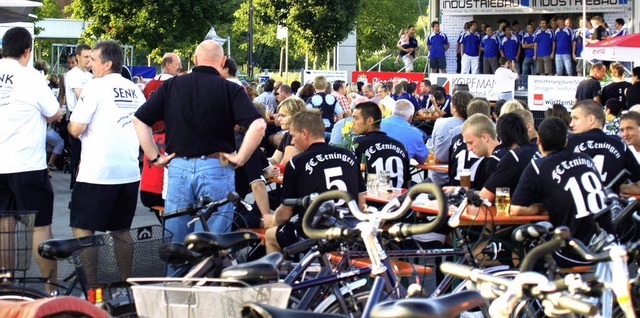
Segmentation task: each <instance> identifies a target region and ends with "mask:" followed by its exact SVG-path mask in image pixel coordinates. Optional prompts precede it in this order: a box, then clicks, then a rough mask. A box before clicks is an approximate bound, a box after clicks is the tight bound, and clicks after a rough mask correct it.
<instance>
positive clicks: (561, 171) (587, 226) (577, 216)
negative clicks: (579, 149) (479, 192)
mask: <svg viewBox="0 0 640 318" xmlns="http://www.w3.org/2000/svg"><path fill="white" fill-rule="evenodd" d="M602 188H603V187H602V182H601V181H600V176H599V173H598V170H597V169H596V164H595V163H594V162H593V160H591V158H590V157H589V156H587V155H585V154H582V153H574V152H573V151H572V150H571V149H568V148H566V149H565V150H563V151H560V152H555V153H551V154H549V155H547V156H545V157H542V158H540V159H535V160H532V161H531V163H530V164H529V165H528V166H527V167H526V168H525V169H524V172H522V175H521V177H520V181H519V182H518V186H517V187H516V191H515V193H514V194H513V197H512V198H511V205H518V206H530V205H533V204H539V203H541V204H543V205H544V207H545V209H546V210H547V212H549V221H550V222H551V224H553V225H554V226H560V225H565V226H568V227H569V229H570V230H571V235H572V236H573V237H575V238H578V239H580V240H582V241H583V242H586V243H588V242H589V239H590V238H591V235H592V234H593V233H594V231H595V227H594V223H593V221H592V216H591V214H592V213H595V212H598V211H600V210H602V209H603V208H604V206H605V204H604V200H605V197H604V193H603V192H602Z"/></svg>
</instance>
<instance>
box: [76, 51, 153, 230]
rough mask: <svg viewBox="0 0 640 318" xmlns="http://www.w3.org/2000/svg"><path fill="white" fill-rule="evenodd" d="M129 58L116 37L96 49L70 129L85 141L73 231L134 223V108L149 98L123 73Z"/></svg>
mask: <svg viewBox="0 0 640 318" xmlns="http://www.w3.org/2000/svg"><path fill="white" fill-rule="evenodd" d="M123 61H124V58H123V55H122V48H121V47H120V45H119V44H118V43H116V42H115V41H111V40H107V41H101V42H98V43H97V44H96V46H95V47H94V48H93V50H92V52H91V67H92V70H93V74H94V77H95V78H94V79H93V80H91V81H90V82H89V83H87V85H86V86H85V87H84V89H83V90H82V95H81V96H80V99H79V100H78V104H77V105H76V110H75V111H74V112H73V114H72V115H71V119H70V121H71V122H70V123H69V133H70V134H71V135H73V136H74V137H76V138H80V140H81V141H82V154H81V161H80V169H79V173H78V177H77V179H76V185H75V187H74V189H73V193H72V195H71V222H70V223H71V227H72V230H73V235H74V236H76V237H83V236H89V235H93V233H94V231H116V230H124V229H129V228H130V227H131V221H132V220H133V216H134V214H135V210H136V205H137V202H138V185H139V183H140V169H139V168H138V154H139V152H138V148H139V143H138V138H136V131H135V128H134V126H133V114H134V113H135V111H136V110H137V109H138V107H140V105H142V104H143V103H144V101H145V99H144V95H143V94H142V91H141V90H140V88H139V87H138V86H137V85H136V84H134V83H133V82H131V81H129V80H127V79H125V78H123V77H122V76H121V75H120V72H121V69H122V64H123Z"/></svg>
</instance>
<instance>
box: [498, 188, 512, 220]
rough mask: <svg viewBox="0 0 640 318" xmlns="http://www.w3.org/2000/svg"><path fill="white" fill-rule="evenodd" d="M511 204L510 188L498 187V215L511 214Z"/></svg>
mask: <svg viewBox="0 0 640 318" xmlns="http://www.w3.org/2000/svg"><path fill="white" fill-rule="evenodd" d="M510 206H511V194H510V189H509V188H507V187H500V188H496V210H497V213H498V215H509V207H510Z"/></svg>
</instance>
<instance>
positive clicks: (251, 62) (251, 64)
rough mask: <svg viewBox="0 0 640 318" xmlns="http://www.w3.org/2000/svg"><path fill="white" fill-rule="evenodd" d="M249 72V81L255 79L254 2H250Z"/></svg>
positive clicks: (250, 0) (251, 0)
mask: <svg viewBox="0 0 640 318" xmlns="http://www.w3.org/2000/svg"><path fill="white" fill-rule="evenodd" d="M247 50H248V52H247V53H248V54H249V57H248V67H247V68H248V70H247V74H248V76H249V80H251V79H253V0H249V48H248V49H247Z"/></svg>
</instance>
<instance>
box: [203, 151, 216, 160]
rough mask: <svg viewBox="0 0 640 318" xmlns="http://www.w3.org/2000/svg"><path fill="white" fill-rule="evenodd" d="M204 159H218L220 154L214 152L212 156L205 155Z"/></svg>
mask: <svg viewBox="0 0 640 318" xmlns="http://www.w3.org/2000/svg"><path fill="white" fill-rule="evenodd" d="M205 157H207V158H213V159H220V153H219V152H214V153H212V154H209V155H206V156H205Z"/></svg>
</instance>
